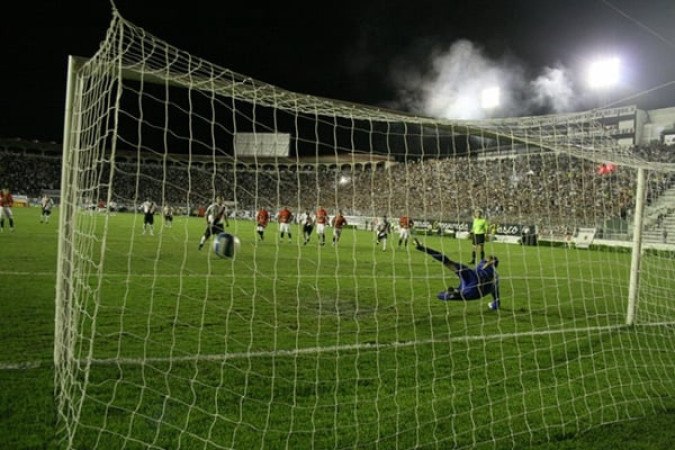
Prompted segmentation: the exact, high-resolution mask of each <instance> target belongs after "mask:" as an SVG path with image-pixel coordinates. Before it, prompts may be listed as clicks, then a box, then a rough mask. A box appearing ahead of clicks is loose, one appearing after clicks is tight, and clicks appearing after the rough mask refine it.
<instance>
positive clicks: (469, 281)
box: [413, 239, 500, 309]
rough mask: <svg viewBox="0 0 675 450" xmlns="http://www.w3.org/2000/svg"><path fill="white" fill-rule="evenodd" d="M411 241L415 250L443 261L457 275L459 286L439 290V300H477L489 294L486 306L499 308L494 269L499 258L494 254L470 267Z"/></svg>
mask: <svg viewBox="0 0 675 450" xmlns="http://www.w3.org/2000/svg"><path fill="white" fill-rule="evenodd" d="M413 242H415V247H416V248H417V250H419V251H421V252H425V253H427V254H429V255H431V257H432V258H434V259H435V260H437V261H440V262H441V263H443V265H444V266H446V267H447V268H449V269H450V270H452V271H453V272H455V274H456V275H457V276H458V277H459V286H458V287H456V288H453V287H449V288H448V289H447V290H446V291H442V292H439V293H438V296H437V297H438V299H439V300H443V301H448V300H456V301H468V300H479V299H481V298H483V297H485V296H486V295H488V294H491V295H492V299H493V300H492V301H491V302H490V303H488V307H489V308H490V309H499V306H500V301H499V276H498V275H497V270H496V269H497V266H498V265H499V259H497V257H496V256H488V257H487V259H483V260H481V261H480V262H479V263H478V265H477V266H476V268H475V269H472V268H471V267H469V266H466V265H464V264H460V263H458V262H455V261H453V260H451V259H450V258H448V257H447V256H445V255H444V254H443V253H441V252H439V251H436V250H433V249H430V248H428V247H425V246H424V245H422V244H420V241H418V240H417V239H414V241H413Z"/></svg>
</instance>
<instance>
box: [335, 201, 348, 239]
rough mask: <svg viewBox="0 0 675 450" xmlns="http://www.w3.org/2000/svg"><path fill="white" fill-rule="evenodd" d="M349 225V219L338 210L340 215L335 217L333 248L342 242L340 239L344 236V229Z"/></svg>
mask: <svg viewBox="0 0 675 450" xmlns="http://www.w3.org/2000/svg"><path fill="white" fill-rule="evenodd" d="M345 225H347V219H345V216H343V215H342V211H341V210H338V213H337V214H336V215H335V217H333V246H335V245H337V243H338V242H340V237H341V236H342V228H343V227H344V226H345Z"/></svg>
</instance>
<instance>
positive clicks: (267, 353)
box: [0, 322, 675, 370]
mask: <svg viewBox="0 0 675 450" xmlns="http://www.w3.org/2000/svg"><path fill="white" fill-rule="evenodd" d="M668 326H675V322H655V323H647V324H639V325H636V327H640V328H646V327H650V328H651V327H668ZM625 328H629V326H628V325H623V324H619V325H606V326H597V327H586V328H566V329H561V330H535V331H526V332H522V333H499V334H488V335H473V336H457V337H453V338H450V339H446V340H441V339H425V340H421V341H408V342H387V343H379V344H378V343H363V344H350V345H329V346H326V347H306V348H297V349H290V350H283V349H279V350H264V351H257V352H238V353H227V354H206V355H189V356H177V357H171V358H168V357H157V358H153V357H150V358H106V359H98V358H93V359H92V360H91V364H92V365H102V366H111V365H136V366H140V365H143V364H147V363H169V362H171V363H176V362H199V361H216V362H222V361H227V360H233V359H251V358H271V357H296V356H301V355H314V354H320V353H337V352H343V351H345V352H350V351H361V350H363V351H373V350H390V349H394V348H405V347H414V346H418V345H431V344H447V343H463V342H475V341H501V340H510V339H514V338H520V337H530V336H551V335H558V334H577V335H580V334H586V333H593V332H613V331H617V330H622V329H625ZM85 362H86V361H84V360H80V361H79V363H80V366H82V365H83V363H85ZM43 364H52V361H51V360H43V361H26V362H17V363H7V362H5V363H0V370H21V369H34V368H37V367H40V366H41V365H43Z"/></svg>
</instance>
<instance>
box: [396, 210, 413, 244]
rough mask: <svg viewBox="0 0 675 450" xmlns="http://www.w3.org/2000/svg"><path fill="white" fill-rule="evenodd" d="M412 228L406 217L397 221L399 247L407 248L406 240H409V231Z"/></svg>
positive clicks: (409, 220)
mask: <svg viewBox="0 0 675 450" xmlns="http://www.w3.org/2000/svg"><path fill="white" fill-rule="evenodd" d="M412 226H413V221H412V219H411V218H410V217H408V216H401V217H400V218H399V219H398V236H399V238H398V246H399V248H400V247H401V244H404V245H405V246H406V247H407V246H408V240H409V239H410V229H411V228H412Z"/></svg>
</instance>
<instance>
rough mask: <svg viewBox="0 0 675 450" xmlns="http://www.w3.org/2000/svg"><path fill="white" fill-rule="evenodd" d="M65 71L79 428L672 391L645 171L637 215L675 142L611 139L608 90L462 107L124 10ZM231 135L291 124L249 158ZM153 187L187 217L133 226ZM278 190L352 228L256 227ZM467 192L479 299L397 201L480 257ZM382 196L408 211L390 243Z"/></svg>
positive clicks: (525, 425) (65, 236)
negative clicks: (308, 83) (635, 257)
mask: <svg viewBox="0 0 675 450" xmlns="http://www.w3.org/2000/svg"><path fill="white" fill-rule="evenodd" d="M72 73H73V77H72V83H71V84H70V91H69V92H70V99H71V103H70V104H69V105H70V111H71V112H72V115H71V116H70V117H69V119H68V120H67V123H66V125H67V130H66V131H67V133H66V138H65V146H64V149H65V150H64V159H63V165H64V170H63V189H62V215H61V223H60V231H61V241H60V261H61V264H60V274H59V278H58V279H59V285H58V287H57V288H58V289H57V318H56V328H57V330H56V345H55V361H56V386H57V394H58V399H59V403H58V405H59V414H60V423H61V430H62V434H61V436H62V439H63V442H64V444H65V445H66V446H69V447H74V448H123V447H125V446H126V447H130V448H134V447H136V446H142V447H151V448H253V447H262V448H284V447H285V448H347V447H350V448H354V447H368V448H370V447H372V448H378V447H379V448H420V447H437V448H448V447H451V446H452V447H457V448H504V447H515V448H519V447H522V446H525V445H529V444H531V443H535V442H546V441H551V440H554V439H556V438H557V437H560V436H565V435H566V434H570V433H576V432H579V431H582V430H586V429H589V428H591V427H595V426H599V425H602V424H605V423H610V422H615V421H621V420H628V419H630V418H633V417H638V416H642V415H645V414H648V413H651V412H653V411H656V410H660V409H663V408H665V407H666V406H667V405H668V402H672V398H673V393H674V392H675V378H674V377H673V376H672V374H673V373H674V369H675V348H674V347H675V346H674V344H673V343H674V342H675V339H673V338H674V337H675V336H674V330H675V328H674V323H675V308H674V307H673V303H672V292H673V289H674V288H675V284H674V281H673V280H675V277H674V275H675V262H674V260H675V259H674V258H673V247H672V245H670V244H668V241H667V238H666V243H663V242H660V241H659V242H655V243H654V244H653V245H651V244H650V245H646V244H645V245H642V246H640V247H639V248H640V249H641V250H642V252H641V257H640V258H639V262H640V264H641V265H640V267H641V270H640V277H639V288H638V290H637V292H638V295H637V297H636V305H637V306H636V310H635V311H636V315H635V321H634V323H635V325H633V326H625V325H624V324H625V323H626V311H627V308H628V306H627V305H628V300H629V297H630V292H629V291H630V286H631V285H630V278H631V277H630V274H631V267H633V268H634V269H635V265H634V263H633V262H632V260H631V256H632V254H631V248H632V245H633V244H632V243H631V239H633V237H634V236H635V233H636V228H635V227H634V224H636V223H637V224H639V223H640V221H637V220H636V206H639V203H640V202H639V201H637V200H639V199H637V198H636V192H639V190H638V180H639V177H638V172H639V171H642V173H646V174H647V176H646V186H645V187H646V191H647V209H646V212H645V213H643V214H640V219H641V220H642V218H644V221H643V226H644V230H645V232H646V231H647V230H648V228H649V227H650V226H656V225H657V224H655V223H652V222H650V217H651V216H650V211H651V210H649V207H650V206H651V205H656V204H657V203H658V202H659V201H661V200H660V199H663V198H667V195H669V193H670V191H671V190H672V189H673V186H672V182H673V179H674V174H675V169H674V165H673V159H672V149H670V150H668V149H665V151H664V149H663V148H660V147H657V148H653V149H646V150H649V152H647V153H645V151H646V150H645V149H642V150H641V152H638V151H636V150H635V149H625V148H622V147H619V146H617V145H616V142H615V141H614V140H613V139H611V138H610V137H609V136H607V135H606V133H605V130H604V129H603V127H602V126H601V125H600V124H599V122H598V121H597V120H596V119H597V118H598V113H597V112H589V113H583V114H570V115H562V116H547V117H531V118H519V119H503V120H494V121H487V122H453V121H441V120H437V119H431V118H424V117H415V116H411V115H407V114H402V113H399V112H396V111H389V110H384V109H381V108H376V107H368V106H362V105H356V104H351V103H347V102H340V101H334V100H328V99H322V98H317V97H313V96H310V95H304V94H297V93H293V92H288V91H285V90H283V89H279V88H276V87H274V86H272V85H269V84H265V83H261V82H259V81H256V80H253V79H251V78H248V77H246V76H243V75H240V74H237V73H234V72H232V71H230V70H227V69H223V68H220V67H217V66H215V65H213V64H211V63H208V62H207V61H204V60H202V59H199V58H197V57H194V56H192V55H190V54H188V53H186V52H183V51H180V50H178V49H176V48H173V47H171V46H170V45H168V44H167V43H165V42H162V41H161V40H158V39H156V38H155V37H153V36H151V35H149V34H147V33H146V32H145V31H143V30H142V29H140V28H137V27H135V26H134V25H132V24H130V23H128V22H127V21H125V20H124V19H123V18H121V17H120V16H119V15H117V13H115V15H114V17H113V21H112V23H111V26H110V29H109V31H108V34H107V36H106V39H105V41H104V42H103V43H102V44H101V47H100V50H99V52H98V53H97V54H96V55H95V56H94V57H93V58H91V59H90V60H88V61H86V62H82V63H77V64H74V66H73V70H72ZM242 133H252V134H253V136H255V135H256V134H259V135H260V136H261V141H262V140H263V139H262V136H263V135H267V134H269V133H272V134H284V135H285V134H288V135H290V147H289V148H288V152H287V153H286V154H284V155H277V156H270V155H269V153H268V154H266V156H264V157H263V156H257V155H253V156H246V157H242V156H240V155H238V154H237V153H236V152H235V148H234V142H235V136H237V135H238V134H242ZM281 148H282V149H283V148H284V147H283V146H281ZM601 164H604V166H600V165H601ZM601 169H602V170H601ZM218 195H222V196H223V197H224V199H225V200H226V205H227V207H228V213H229V214H230V220H229V222H230V224H229V227H225V229H226V231H228V232H230V233H233V234H235V235H237V236H238V237H239V238H240V239H241V241H242V246H241V248H240V250H239V252H238V253H237V254H236V256H235V258H234V259H230V260H224V259H218V258H216V257H215V256H214V255H213V253H212V252H211V250H210V245H209V246H205V247H204V248H203V249H202V250H201V251H200V250H198V248H197V246H198V243H199V241H200V237H201V236H202V235H203V233H204V228H205V220H204V218H201V217H194V216H199V215H200V214H202V213H203V211H204V209H205V208H206V207H207V206H208V205H209V204H211V203H212V202H213V201H214V199H215V198H216V196H218ZM146 200H147V201H152V202H155V203H156V204H157V206H158V211H162V210H163V208H164V207H165V206H171V207H172V208H173V210H174V211H175V217H174V220H173V221H171V222H169V221H168V219H167V218H165V217H163V215H164V214H163V213H158V214H157V215H156V216H153V218H154V224H152V226H149V225H145V224H144V220H145V216H144V215H143V214H142V212H140V211H139V208H140V207H141V205H142V203H143V202H145V201H146ZM283 207H289V208H290V209H291V210H292V211H293V213H294V215H295V216H296V217H301V215H302V213H304V212H305V211H308V212H310V214H311V215H315V212H316V211H317V209H318V208H319V207H324V208H325V209H326V210H328V212H329V215H330V216H331V217H333V216H334V215H335V214H336V213H337V212H338V210H341V211H342V212H343V213H344V215H345V216H346V217H347V222H348V224H349V225H350V227H349V228H347V229H345V230H344V231H343V233H342V237H341V239H340V241H339V242H337V243H336V245H332V244H333V240H332V237H333V235H334V232H335V229H334V228H333V227H327V229H326V237H327V238H326V241H325V242H326V245H321V244H322V241H321V237H320V235H317V233H316V231H318V230H317V229H316V228H318V227H316V228H315V230H314V233H313V234H311V235H310V239H309V242H308V243H307V244H305V241H304V239H303V234H302V228H301V224H296V223H293V224H292V225H291V228H290V233H289V234H286V235H283V236H282V235H281V234H280V233H279V229H278V228H277V227H278V224H277V223H276V221H275V220H273V221H272V222H271V223H270V224H269V225H268V226H267V227H266V228H264V233H263V235H262V237H264V239H261V235H259V234H257V233H256V222H255V221H254V217H255V215H256V213H257V212H258V211H259V210H260V209H266V210H268V211H269V212H270V213H271V215H272V216H274V215H275V214H276V213H277V212H278V211H279V210H280V209H282V208H283ZM477 208H480V209H482V210H483V211H484V212H485V213H486V215H487V217H488V220H489V223H490V224H491V225H493V226H492V227H491V228H490V229H489V232H488V237H490V238H492V239H490V240H489V241H488V242H487V243H486V245H485V252H486V253H487V254H495V255H497V256H498V257H499V259H500V262H501V264H500V266H499V274H500V285H501V306H502V307H501V309H499V310H497V311H494V310H490V309H488V308H487V307H486V303H487V302H488V301H489V300H491V297H490V296H487V297H485V299H484V300H480V301H461V302H454V301H448V302H441V301H439V300H437V299H436V296H437V294H438V292H439V291H444V290H445V289H446V288H447V287H448V286H449V285H453V286H456V285H457V283H458V279H457V277H456V276H455V275H454V274H453V272H452V271H450V270H447V268H445V267H443V265H442V264H439V263H438V262H437V261H435V260H434V259H433V258H431V257H429V256H428V255H426V254H424V253H423V252H419V251H417V250H416V248H415V245H414V244H413V242H412V241H408V242H407V245H406V242H405V241H400V240H399V236H398V234H396V232H397V229H398V226H397V225H398V222H399V220H398V219H399V217H400V216H409V217H411V218H412V219H413V220H414V222H415V227H414V233H415V236H416V237H417V238H418V239H419V240H420V241H421V244H422V245H425V246H428V247H430V248H433V249H436V250H438V251H441V252H443V253H445V254H446V255H447V256H448V257H449V258H451V259H453V260H454V261H458V262H464V263H467V262H468V260H469V259H471V254H472V251H473V248H472V244H471V241H469V240H468V239H466V232H467V231H468V229H469V226H470V222H471V221H472V213H473V211H474V210H475V209H477ZM638 212H640V208H638ZM383 216H388V217H389V220H390V221H391V222H392V224H393V225H394V230H393V231H392V233H391V234H390V235H389V239H388V242H383V241H380V242H379V243H378V244H376V243H375V241H376V239H375V236H374V231H373V230H374V229H375V223H376V222H377V221H378V220H379V221H381V220H382V217H383ZM655 220H656V219H655ZM659 220H663V218H660V219H659ZM169 225H171V226H169ZM580 227H587V228H593V229H595V230H597V233H596V241H595V242H593V245H591V246H590V248H589V249H587V250H581V249H576V248H574V245H573V244H572V242H573V239H574V235H575V233H576V230H577V229H578V228H580ZM638 229H639V230H640V231H642V229H641V228H638ZM149 230H151V231H152V235H150V233H145V231H149ZM645 236H646V234H645ZM209 239H210V240H209V241H208V242H209V243H210V242H211V239H213V238H212V237H210V238H209ZM657 241H658V240H657ZM633 242H634V241H633ZM671 242H672V241H671ZM385 244H386V247H385ZM530 244H532V245H530ZM638 244H639V239H638ZM383 250H384V251H383ZM478 253H479V254H478V255H476V257H477V258H478V259H480V256H481V255H480V250H479V251H478Z"/></svg>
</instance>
